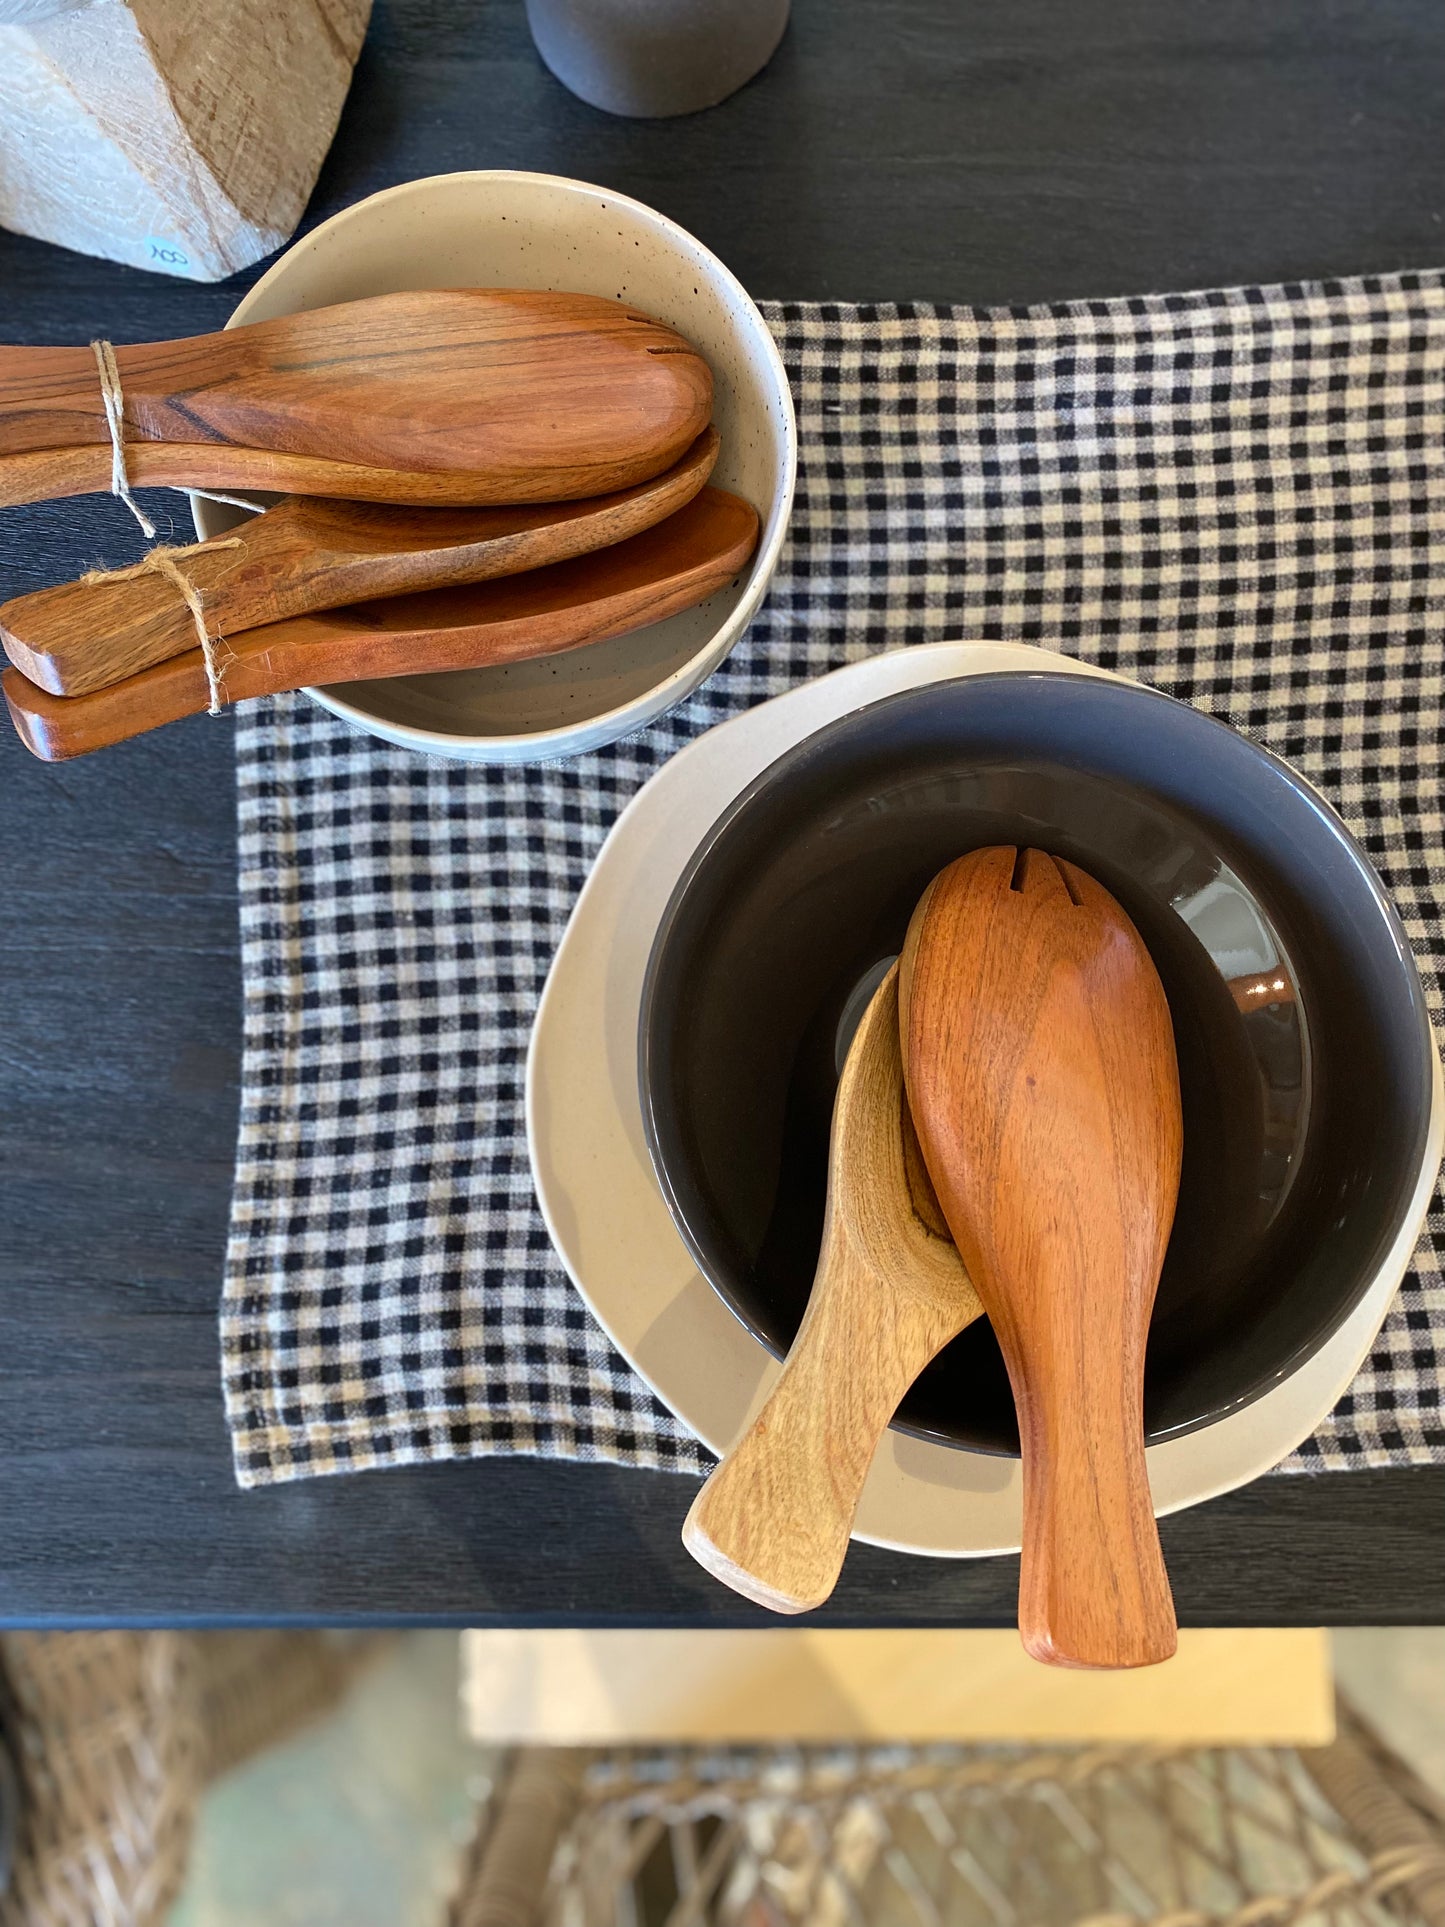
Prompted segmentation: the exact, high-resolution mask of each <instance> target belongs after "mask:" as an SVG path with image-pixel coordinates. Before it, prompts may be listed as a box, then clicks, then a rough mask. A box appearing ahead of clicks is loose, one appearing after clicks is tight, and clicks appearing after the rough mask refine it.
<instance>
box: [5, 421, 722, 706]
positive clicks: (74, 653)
mask: <svg viewBox="0 0 1445 1927" xmlns="http://www.w3.org/2000/svg"><path fill="white" fill-rule="evenodd" d="M717 451H718V437H717V433H716V430H714V429H712V428H707V429H704V430H703V432H702V434H701V435H699V436H698V438H697V440H696V441H695V442H694V443H693V445H692V447H691V448H690V449H689V450H688V452H687V453H686V454H685V455H684V456H683V458H682V460H681V461H680V462H677V463H675V464H674V465H673V466H672V467H671V468H670V469H666V470H665V471H664V472H663V473H662V474H661V475H659V476H657V477H656V478H655V479H654V480H653V481H650V482H640V483H638V485H637V486H636V487H635V488H631V489H624V490H622V491H620V492H618V493H616V494H613V495H600V496H596V497H592V498H588V499H586V500H583V501H581V502H567V503H553V504H546V505H540V506H538V507H535V508H491V509H419V508H397V507H390V506H386V505H378V506H369V505H365V504H360V503H355V502H338V501H327V500H324V499H323V500H316V499H313V498H311V497H308V496H299V495H298V496H289V497H287V498H286V500H284V501H282V502H278V503H277V504H276V506H275V507H274V508H270V509H267V510H266V511H265V512H264V513H263V514H261V515H257V516H254V517H253V518H252V519H251V520H250V521H248V522H244V523H242V525H241V526H240V528H239V529H235V530H232V531H231V532H230V533H229V534H228V535H227V536H225V537H221V538H219V539H218V540H216V541H214V542H202V543H198V544H196V545H194V546H193V547H192V548H190V549H189V551H188V552H187V554H186V555H185V557H184V558H183V560H182V562H181V564H180V566H181V567H182V568H183V569H184V571H185V574H186V576H187V578H188V580H189V581H190V582H191V583H192V584H193V585H194V587H195V588H196V590H197V592H198V593H199V595H200V597H201V600H202V602H203V604H204V607H205V611H206V616H207V619H208V622H209V624H210V628H211V632H212V634H214V635H218V636H227V635H231V634H234V633H235V632H236V631H237V630H243V629H256V628H260V627H261V626H262V625H263V624H265V623H271V622H281V621H284V620H285V619H286V618H288V617H291V616H299V615H309V614H312V613H313V612H315V611H317V610H321V609H335V608H339V607H341V606H342V605H343V604H345V603H348V602H360V601H366V600H369V599H371V598H373V597H376V596H390V595H411V594H415V593H416V592H417V591H419V590H423V589H441V588H449V587H454V586H456V585H459V584H462V583H468V582H483V581H488V580H490V579H491V578H493V577H495V576H503V575H518V574H521V573H523V572H524V571H525V570H528V569H537V568H544V567H546V566H547V565H548V564H549V563H552V562H561V561H565V560H566V559H567V558H568V557H570V556H574V555H586V554H589V553H591V552H592V551H593V550H595V549H602V548H607V547H609V546H610V545H611V544H612V543H614V542H623V541H626V540H627V539H628V537H629V536H632V535H637V534H640V533H641V531H642V530H643V529H646V528H651V527H652V526H653V524H654V523H656V522H660V521H662V520H663V519H664V518H665V517H667V516H668V515H672V514H674V513H676V511H677V510H678V509H680V508H683V507H685V506H686V504H687V503H688V502H690V501H691V500H692V498H693V497H694V496H695V495H696V494H697V492H698V490H699V489H701V488H702V486H703V485H704V483H705V482H706V481H707V478H708V476H709V475H710V474H711V472H712V468H713V464H714V463H715V462H716V460H717ZM237 542H239V544H240V546H239V547H237V546H236V543H237ZM0 643H3V645H4V649H5V653H6V655H7V656H8V657H9V658H10V660H11V662H12V663H14V665H15V667H16V668H17V669H18V670H19V671H20V672H21V674H22V675H24V676H27V677H28V678H29V679H30V681H31V682H33V683H34V684H35V685H36V686H37V687H38V688H40V689H45V690H48V691H49V692H50V693H51V694H52V695H56V696H83V695H85V694H86V693H87V692H89V691H90V690H94V689H103V688H105V687H106V686H107V685H108V684H110V683H114V682H120V681H121V680H123V679H124V678H125V677H126V676H133V675H136V674H138V673H139V671H141V670H142V669H149V668H150V667H151V665H152V664H153V663H158V662H165V661H167V660H168V659H169V658H170V657H172V656H179V655H184V654H185V652H186V651H187V650H190V649H194V648H195V646H196V629H195V622H194V620H193V618H192V616H191V612H190V610H189V608H188V607H187V605H186V603H185V601H184V599H183V598H182V596H181V595H180V594H179V593H178V591H177V589H176V586H175V584H174V583H172V582H169V581H167V580H166V579H165V578H164V577H162V576H160V575H158V574H156V573H155V572H154V571H148V572H146V573H144V574H136V573H134V572H131V573H125V574H121V575H118V576H113V577H110V578H107V579H103V580H100V581H86V580H81V581H78V582H64V583H61V584H59V585H58V586H57V587H56V588H53V589H40V590H37V591H36V592H34V593H33V594H31V595H27V596H17V597H15V598H14V599H13V600H12V601H10V602H7V603H5V604H3V605H0Z"/></svg>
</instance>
